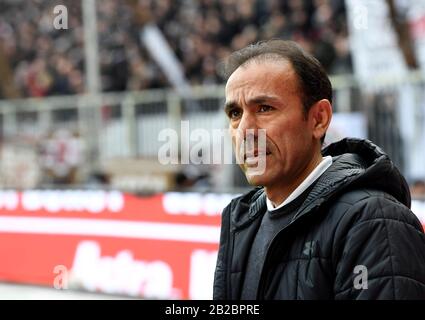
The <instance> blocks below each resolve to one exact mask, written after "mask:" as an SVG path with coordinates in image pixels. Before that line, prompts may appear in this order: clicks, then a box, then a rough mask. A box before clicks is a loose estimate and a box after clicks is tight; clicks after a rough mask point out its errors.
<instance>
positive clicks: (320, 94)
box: [224, 39, 332, 114]
mask: <svg viewBox="0 0 425 320" xmlns="http://www.w3.org/2000/svg"><path fill="white" fill-rule="evenodd" d="M276 57H281V58H283V59H284V60H287V61H289V62H290V63H291V65H292V67H293V68H294V71H295V73H296V75H297V77H298V80H299V86H300V89H301V94H302V97H301V100H302V104H303V107H304V112H305V114H307V113H308V111H309V110H310V108H311V106H312V105H313V104H314V103H315V102H317V101H319V100H321V99H328V100H329V102H331V103H332V84H331V82H330V80H329V77H328V75H327V74H326V71H325V69H324V68H323V67H322V65H321V64H320V62H319V61H318V60H317V59H316V58H315V57H314V56H313V55H311V54H309V53H308V52H306V51H305V50H304V49H302V48H301V47H300V46H299V45H298V44H297V43H296V42H294V41H286V40H277V39H272V40H265V41H260V42H257V43H255V44H251V45H249V46H247V47H245V48H243V49H240V50H238V51H235V52H233V53H232V54H231V55H230V57H229V58H228V59H227V61H226V62H225V64H224V76H225V78H226V80H227V79H229V77H230V75H231V74H232V73H233V72H234V71H235V70H236V69H237V68H239V67H240V66H242V65H244V64H245V63H246V62H248V61H251V60H253V59H256V60H260V59H263V58H264V59H265V60H268V59H273V58H276Z"/></svg>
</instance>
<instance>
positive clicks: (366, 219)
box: [330, 189, 423, 232]
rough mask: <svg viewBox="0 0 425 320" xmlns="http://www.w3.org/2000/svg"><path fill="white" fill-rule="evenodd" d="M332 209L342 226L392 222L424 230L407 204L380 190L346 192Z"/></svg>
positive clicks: (333, 204)
mask: <svg viewBox="0 0 425 320" xmlns="http://www.w3.org/2000/svg"><path fill="white" fill-rule="evenodd" d="M330 210H331V211H332V213H333V214H332V215H333V216H335V215H336V216H337V217H338V220H339V223H338V224H339V225H342V226H353V225H359V224H375V225H376V224H387V223H390V224H393V225H401V224H403V225H405V226H409V227H410V228H413V229H416V230H418V231H421V232H423V229H422V225H421V223H420V222H419V219H418V218H417V217H416V215H415V214H414V213H413V212H412V211H411V210H410V209H409V208H408V207H407V206H405V205H404V204H402V203H401V202H399V201H398V200H397V199H396V198H394V197H393V196H391V195H390V194H388V193H386V192H384V191H380V190H372V189H359V190H352V191H349V192H346V193H344V194H343V195H342V196H340V197H339V198H337V199H336V200H335V201H334V202H333V203H332V205H331V208H330Z"/></svg>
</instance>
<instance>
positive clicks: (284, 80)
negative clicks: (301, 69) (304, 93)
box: [225, 60, 317, 187]
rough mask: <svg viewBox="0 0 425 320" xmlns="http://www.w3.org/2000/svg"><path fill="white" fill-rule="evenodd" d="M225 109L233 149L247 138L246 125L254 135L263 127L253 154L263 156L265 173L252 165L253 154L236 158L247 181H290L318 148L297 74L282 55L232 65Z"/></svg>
mask: <svg viewBox="0 0 425 320" xmlns="http://www.w3.org/2000/svg"><path fill="white" fill-rule="evenodd" d="M225 109H226V110H225V111H226V114H227V116H228V117H229V121H230V123H229V126H230V133H231V136H232V140H233V146H234V148H235V152H238V150H240V148H241V145H242V146H243V145H246V141H247V140H249V135H248V136H247V134H246V132H247V131H246V130H247V129H253V130H250V131H251V132H252V131H253V132H254V137H255V139H257V138H258V136H260V137H261V132H260V135H258V132H259V131H258V130H259V129H265V133H266V146H264V147H262V146H261V143H260V144H259V146H257V144H255V148H254V149H255V152H254V156H257V155H258V158H263V159H264V158H265V170H264V173H263V174H255V170H252V169H253V167H254V166H258V164H257V163H256V162H255V159H257V160H258V158H255V157H249V156H248V158H247V157H246V156H245V157H244V156H243V155H242V158H241V159H240V160H239V161H241V162H242V164H240V166H241V168H242V170H243V171H244V173H245V175H246V177H247V179H248V182H249V183H250V184H253V185H261V186H265V187H272V186H274V185H279V184H282V183H285V181H287V182H288V183H291V182H292V181H294V179H297V177H298V175H300V174H301V173H302V172H303V170H305V168H306V166H307V164H308V163H309V161H310V159H311V157H312V156H313V155H314V153H315V152H317V150H315V144H314V141H315V140H314V138H313V133H312V125H311V121H309V120H308V119H306V117H305V114H304V111H303V106H302V100H301V92H300V89H299V86H298V80H297V76H296V74H295V72H294V70H293V68H292V65H291V64H290V63H289V62H286V61H285V60H278V61H267V60H265V61H250V62H248V63H247V64H245V65H243V66H241V67H239V68H238V69H236V71H235V72H234V73H233V74H232V75H231V76H230V78H229V80H228V81H227V85H226V107H225ZM251 137H252V135H251ZM260 140H261V139H260ZM264 149H265V150H264ZM245 150H246V147H245ZM239 163H240V162H239Z"/></svg>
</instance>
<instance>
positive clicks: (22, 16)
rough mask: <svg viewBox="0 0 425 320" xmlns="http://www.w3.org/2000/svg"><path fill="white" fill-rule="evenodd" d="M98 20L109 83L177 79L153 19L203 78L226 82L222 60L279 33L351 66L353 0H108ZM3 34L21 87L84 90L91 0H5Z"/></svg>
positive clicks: (334, 69)
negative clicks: (158, 57) (59, 9)
mask: <svg viewBox="0 0 425 320" xmlns="http://www.w3.org/2000/svg"><path fill="white" fill-rule="evenodd" d="M58 4H61V5H65V6H66V7H67V9H68V29H67V30H57V29H55V28H54V25H53V20H54V18H55V14H54V13H53V8H54V7H55V6H56V5H58ZM97 22H98V37H99V49H100V50H99V59H100V68H101V85H102V90H103V91H123V90H140V89H146V88H158V87H167V86H169V83H168V82H167V78H166V76H165V75H164V74H163V72H162V71H161V70H160V69H159V68H158V66H157V65H156V64H155V63H154V62H153V59H151V57H150V56H149V54H148V52H147V51H146V49H145V48H143V46H142V45H141V44H140V41H139V31H140V30H141V28H142V27H143V26H144V25H145V24H149V23H154V24H156V25H157V26H158V27H159V29H160V30H161V31H162V32H163V34H164V35H165V37H166V39H167V40H168V43H169V44H170V46H171V48H172V49H173V51H174V52H175V53H176V55H177V57H178V59H179V60H180V62H181V63H182V65H183V69H184V72H185V75H186V77H187V79H188V81H189V82H190V83H191V84H194V85H196V84H211V83H220V82H222V79H221V78H220V75H219V73H218V63H219V62H220V61H222V60H223V59H224V58H225V57H226V56H228V55H229V53H230V52H231V51H233V50H236V49H240V48H242V47H244V46H246V45H247V44H249V43H252V42H255V41H258V40H261V39H269V38H283V39H292V40H296V41H297V42H298V43H300V44H301V45H302V46H303V47H304V48H306V49H307V50H308V51H310V52H312V53H313V54H314V55H315V56H316V57H317V58H318V59H319V60H320V61H321V62H322V64H323V65H324V66H325V68H326V69H327V71H328V72H329V73H331V74H335V73H345V72H350V71H351V59H350V54H349V46H348V35H347V23H346V14H345V6H344V1H343V0H287V1H280V0H244V1H237V0H127V1H126V0H102V1H97ZM0 44H1V46H2V48H0V49H2V50H3V53H4V56H5V58H6V60H7V61H8V64H9V66H10V69H11V73H12V75H13V81H14V85H15V87H16V89H17V91H18V92H19V95H20V96H24V97H25V96H35V97H40V96H47V95H61V94H75V93H82V92H84V69H85V66H84V32H83V19H82V8H81V1H79V0H78V1H76V0H61V1H58V0H2V1H0Z"/></svg>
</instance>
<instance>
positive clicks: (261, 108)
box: [258, 104, 273, 112]
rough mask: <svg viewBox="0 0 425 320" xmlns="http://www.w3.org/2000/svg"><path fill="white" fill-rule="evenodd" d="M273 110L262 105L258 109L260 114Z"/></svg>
mask: <svg viewBox="0 0 425 320" xmlns="http://www.w3.org/2000/svg"><path fill="white" fill-rule="evenodd" d="M272 109H273V107H272V106H269V105H267V104H261V105H260V107H259V108H258V112H267V111H271V110H272Z"/></svg>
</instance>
